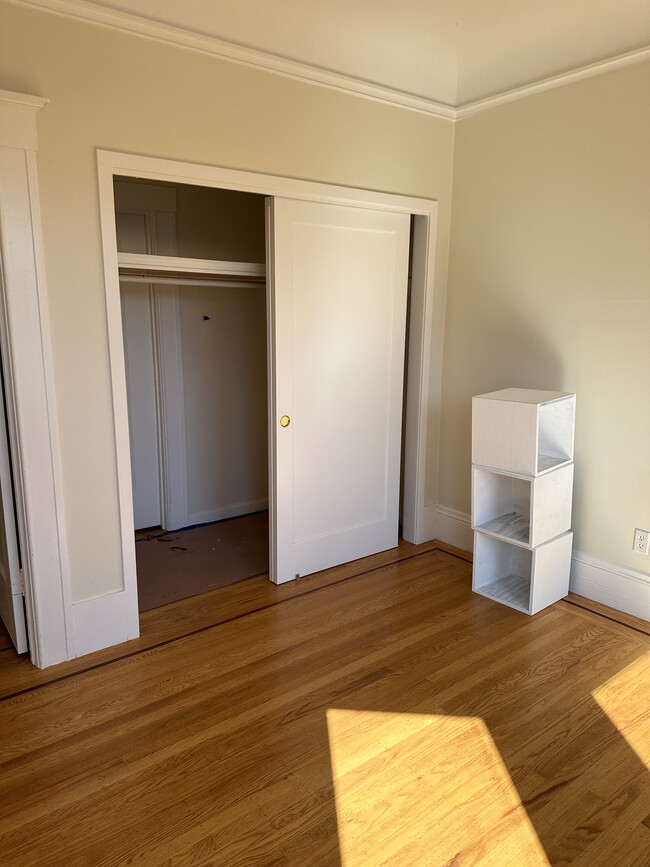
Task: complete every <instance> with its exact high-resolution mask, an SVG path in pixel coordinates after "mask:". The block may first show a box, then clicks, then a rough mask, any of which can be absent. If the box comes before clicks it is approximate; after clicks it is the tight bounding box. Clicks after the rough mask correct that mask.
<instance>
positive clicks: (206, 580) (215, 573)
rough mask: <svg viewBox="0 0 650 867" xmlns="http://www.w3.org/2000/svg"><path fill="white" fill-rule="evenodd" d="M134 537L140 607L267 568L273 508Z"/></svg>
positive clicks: (157, 605) (203, 590) (144, 608)
mask: <svg viewBox="0 0 650 867" xmlns="http://www.w3.org/2000/svg"><path fill="white" fill-rule="evenodd" d="M143 535H144V538H137V537H136V546H135V556H136V563H137V570H138V600H139V608H140V611H149V610H151V609H152V608H160V607H161V606H162V605H168V604H169V603H170V602H176V601H177V600H179V599H185V598H187V597H188V596H197V595H198V594H199V593H206V592H207V591H208V590H215V589H216V588H217V587H225V586H226V585H227V584H234V583H235V582H236V581H241V580H243V579H244V578H252V577H253V576H254V575H261V574H263V573H265V572H268V569H269V513H268V512H256V513H255V514H252V515H244V516H243V517H241V518H230V519H229V520H226V521H218V522H217V523H214V524H204V525H203V526H201V527H194V528H192V529H188V530H177V531H174V532H171V533H161V534H159V535H158V534H156V535H154V534H152V533H147V534H142V533H138V536H140V537H142V536H143Z"/></svg>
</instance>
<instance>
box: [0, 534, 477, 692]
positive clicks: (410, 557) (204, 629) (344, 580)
mask: <svg viewBox="0 0 650 867" xmlns="http://www.w3.org/2000/svg"><path fill="white" fill-rule="evenodd" d="M436 551H438V549H437V548H428V549H427V550H426V551H418V552H416V553H414V554H409V555H407V556H405V557H400V558H399V559H396V560H394V561H392V562H391V563H383V564H382V565H380V566H375V567H372V568H370V569H366V570H364V571H363V572H358V573H356V574H354V575H348V576H346V577H345V578H339V579H338V580H337V581H332V582H330V583H328V584H323V585H321V586H320V587H313V588H311V589H310V590H305V591H304V592H302V593H297V594H296V595H295V596H290V597H288V598H287V599H278V600H277V601H276V602H271V603H269V604H268V605H261V606H260V607H259V608H254V609H252V610H250V611H245V612H244V613H243V614H236V615H234V616H233V617H229V618H226V619H225V620H220V621H219V622H218V623H210V624H208V625H206V626H201V627H199V628H198V629H194V630H190V631H189V632H185V633H183V634H182V635H175V636H174V637H172V638H167V639H165V640H164V641H161V642H158V643H157V644H151V645H149V646H148V647H144V648H139V649H138V650H134V651H132V652H130V653H124V654H122V655H121V656H117V657H115V658H114V659H110V660H106V661H104V662H98V663H96V664H95V665H89V666H88V667H87V668H81V669H78V670H77V671H73V672H69V673H67V674H63V675H61V676H60V677H56V678H52V680H48V681H46V682H45V683H38V684H34V685H33V686H27V687H24V688H23V689H19V690H16V691H14V692H12V693H9V694H7V695H4V696H1V697H0V704H3V703H4V702H6V701H10V700H11V699H13V698H18V697H19V696H21V695H27V694H28V693H31V692H36V691H37V690H39V689H44V688H46V687H48V686H52V685H53V684H57V683H63V682H65V681H66V680H70V679H71V678H73V677H77V675H81V674H88V673H89V672H91V671H96V670H97V669H100V668H105V667H107V666H110V665H114V664H115V663H118V662H123V661H124V660H125V659H132V658H134V657H136V656H139V655H141V654H143V653H149V652H150V651H152V650H157V649H160V648H161V647H167V646H168V645H171V644H175V643H176V642H178V641H183V640H185V639H187V638H191V637H192V636H194V635H200V634H201V633H202V632H209V631H210V630H211V629H218V628H219V627H221V626H226V625H227V624H229V623H235V622H236V621H238V620H243V619H244V618H246V617H249V616H252V615H254V614H259V613H260V612H261V611H267V610H268V609H270V608H274V607H276V606H277V605H284V604H285V603H286V602H293V601H294V600H295V599H302V598H304V597H305V596H310V595H311V594H312V593H317V592H319V591H320V590H327V588H328V587H337V586H339V585H341V584H345V583H347V582H348V581H352V580H354V579H355V578H362V577H363V576H365V575H372V574H373V573H374V572H378V571H381V570H382V569H389V568H390V567H392V566H395V565H396V564H398V563H405V562H408V561H409V560H414V559H416V558H417V557H424V556H425V555H427V554H432V553H436ZM444 553H448V552H446V551H445V552H444ZM449 556H452V557H454V556H455V555H454V554H449ZM457 559H460V558H457ZM461 562H462V561H461ZM255 577H257V576H253V577H252V578H250V579H244V580H255ZM305 577H309V576H305ZM298 580H300V579H298ZM172 604H173V603H172ZM7 649H13V648H7Z"/></svg>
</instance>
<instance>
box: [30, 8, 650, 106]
mask: <svg viewBox="0 0 650 867" xmlns="http://www.w3.org/2000/svg"><path fill="white" fill-rule="evenodd" d="M27 3H28V5H39V6H45V7H48V6H49V7H50V8H54V9H57V8H58V10H59V11H63V10H62V7H63V6H65V7H66V9H65V11H66V12H68V13H69V12H71V11H72V12H74V10H75V9H77V10H79V9H82V8H83V7H91V8H94V9H95V10H97V9H99V10H103V11H107V10H110V11H119V12H121V13H131V14H133V15H137V16H140V17H143V18H146V19H148V20H149V21H153V22H158V23H164V24H168V25H173V26H175V27H178V28H182V29H184V30H188V31H192V32H194V33H200V34H203V35H207V36H210V37H214V38H216V39H219V40H224V41H226V42H228V43H233V44H235V45H239V46H245V47H248V48H253V49H256V50H258V51H262V52H264V53H266V54H270V55H273V56H274V57H275V58H280V59H284V60H291V61H298V62H300V63H303V64H306V65H308V66H311V67H316V68H318V69H320V70H328V71H330V72H335V73H338V74H341V75H344V76H347V77H350V78H353V79H357V80H361V81H364V82H370V83H373V84H376V85H381V86H383V87H387V88H390V89H392V90H397V91H401V92H403V93H404V94H408V95H412V96H419V97H424V98H426V99H428V100H432V101H435V102H440V103H443V104H447V105H453V106H460V105H464V104H467V103H469V102H472V101H474V100H478V99H482V98H484V97H488V96H492V95H495V94H499V93H502V92H505V91H508V90H511V89H513V88H517V87H520V86H522V85H526V84H531V83H533V82H536V81H539V80H541V79H544V78H547V77H550V76H554V75H558V74H561V73H564V72H569V71H572V70H574V69H577V68H579V67H582V66H586V65H589V64H593V63H598V62H600V61H603V60H606V59H608V58H611V57H614V56H617V55H620V54H623V53H626V52H630V51H634V50H638V49H640V48H643V47H644V46H647V45H648V43H649V42H650V4H648V0H544V2H540V0H400V2H396V0H352V2H350V0H272V2H271V0H183V2H182V3H178V2H176V0H114V2H101V0H99V2H86V0H57V2H53V0H31V3H30V0H27Z"/></svg>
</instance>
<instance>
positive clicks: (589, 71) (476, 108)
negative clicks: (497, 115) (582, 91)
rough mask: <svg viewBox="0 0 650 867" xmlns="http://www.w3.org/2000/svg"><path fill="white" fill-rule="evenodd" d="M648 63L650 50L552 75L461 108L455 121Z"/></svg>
mask: <svg viewBox="0 0 650 867" xmlns="http://www.w3.org/2000/svg"><path fill="white" fill-rule="evenodd" d="M646 60H650V48H640V49H638V50H637V51H628V52H626V53H625V54H619V55H618V56H616V57H610V58H609V59H607V60H602V61H600V62H598V63H590V64H589V65H588V66H582V67H580V68H579V69H574V70H572V71H571V72H563V73H561V74H560V75H552V76H551V77H550V78H544V79H542V80H541V81H536V82H533V83H532V84H526V85H524V86H523V87H516V88H514V89H513V90H508V91H505V92H504V93H497V94H495V95H494V96H488V97H486V98H485V99H477V100H475V101H474V102H467V103H465V104H464V105H459V106H458V107H457V109H456V114H455V117H456V120H462V119H463V118H465V117H471V116H472V115H474V114H480V113H481V112H483V111H488V109H491V108H496V107H497V106H499V105H505V104H506V103H508V102H515V101H517V100H519V99H524V98H525V97H527V96H533V95H534V94H536V93H543V92H544V91H546V90H554V89H555V88H556V87H564V86H565V85H566V84H573V83H574V82H576V81H584V80H585V79H586V78H593V77H594V76H596V75H602V74H603V73H605V72H612V71H613V70H615V69H622V68H623V67H624V66H632V65H633V64H636V63H644V62H645V61H646Z"/></svg>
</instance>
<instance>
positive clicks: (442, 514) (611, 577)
mask: <svg viewBox="0 0 650 867" xmlns="http://www.w3.org/2000/svg"><path fill="white" fill-rule="evenodd" d="M429 512H431V515H430V520H431V524H432V528H433V530H434V533H433V535H432V536H431V538H435V539H439V540H440V541H441V542H446V543H447V544H448V545H454V546H455V547H456V548H460V549H461V550H463V551H472V550H473V546H474V538H473V532H472V528H471V518H470V516H469V515H467V514H464V513H463V512H458V511H456V509H450V508H448V507H447V506H429V507H427V515H428V516H429ZM569 589H570V590H571V591H572V592H573V593H578V594H579V595H580V596H585V597H586V598H587V599H593V600H594V602H600V603H602V604H603V605H609V606H610V608H616V609H617V610H618V611H624V612H625V613H626V614H632V615H633V616H634V617H641V618H642V619H644V620H650V576H648V575H647V574H645V573H644V572H637V571H636V570H634V569H627V568H626V567H625V566H619V565H617V564H616V563H608V562H607V561H605V560H598V559H596V558H595V557H590V556H588V555H587V554H583V553H582V552H580V551H574V552H573V556H572V558H571V578H570V583H569Z"/></svg>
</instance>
